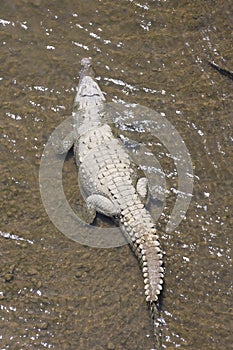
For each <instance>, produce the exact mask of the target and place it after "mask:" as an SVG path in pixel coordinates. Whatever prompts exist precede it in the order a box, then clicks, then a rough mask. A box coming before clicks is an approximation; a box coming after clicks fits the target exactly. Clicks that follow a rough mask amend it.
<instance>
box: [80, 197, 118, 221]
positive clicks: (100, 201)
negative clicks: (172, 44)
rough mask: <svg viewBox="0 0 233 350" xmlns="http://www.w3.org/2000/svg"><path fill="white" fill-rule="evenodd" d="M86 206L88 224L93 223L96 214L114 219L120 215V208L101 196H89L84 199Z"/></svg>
mask: <svg viewBox="0 0 233 350" xmlns="http://www.w3.org/2000/svg"><path fill="white" fill-rule="evenodd" d="M86 204H87V209H88V215H89V223H91V222H93V221H94V219H95V216H96V212H98V213H101V214H104V215H106V216H109V217H116V216H119V215H120V213H121V210H120V207H118V206H117V205H116V204H114V203H113V202H112V201H111V200H110V199H109V198H107V197H105V196H104V195H102V194H92V195H90V196H89V197H87V199H86ZM91 220H92V221H91Z"/></svg>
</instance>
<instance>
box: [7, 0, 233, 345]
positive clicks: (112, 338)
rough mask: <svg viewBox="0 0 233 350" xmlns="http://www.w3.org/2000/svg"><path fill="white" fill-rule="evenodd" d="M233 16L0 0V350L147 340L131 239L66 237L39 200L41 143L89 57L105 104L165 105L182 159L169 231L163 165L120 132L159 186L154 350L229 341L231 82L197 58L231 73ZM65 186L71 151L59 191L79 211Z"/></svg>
mask: <svg viewBox="0 0 233 350" xmlns="http://www.w3.org/2000/svg"><path fill="white" fill-rule="evenodd" d="M232 10H233V8H232V2H231V1H221V2H214V1H205V2H203V1H195V2H186V1H179V2H178V1H142V0H138V1H123V0H120V1H117V2H115V1H93V0H88V1H85V2H77V1H63V2H59V1H54V2H51V4H50V5H48V3H47V2H45V1H43V0H31V1H26V0H24V1H23V0H22V1H17V0H14V1H2V2H1V16H0V18H1V19H0V29H1V31H0V35H1V43H2V51H1V52H2V54H1V74H0V89H1V90H0V91H1V95H0V96H1V118H0V136H1V139H0V150H1V152H0V166H1V169H0V171H1V181H0V189H1V202H0V217H1V226H0V246H1V250H0V256H1V260H0V266H1V268H0V305H1V308H0V310H1V311H0V344H1V345H0V349H1V350H4V349H22V348H25V349H26V348H31V349H37V350H38V349H39V350H40V349H44V348H51V349H53V348H54V349H69V350H72V349H96V350H97V349H117V350H118V349H124V350H125V349H126V350H131V349H139V350H140V349H143V350H144V349H151V348H152V347H153V337H152V332H153V329H152V326H151V322H150V315H149V312H148V309H147V305H146V302H145V298H144V287H143V279H142V277H141V271H140V268H139V266H138V263H137V260H136V259H135V257H134V256H133V254H132V252H131V251H130V249H129V247H128V246H123V247H119V248H115V249H114V248H112V249H95V248H90V247H87V246H83V245H80V244H78V243H74V242H73V241H71V240H69V239H68V238H67V237H66V236H64V235H63V234H61V233H60V232H59V231H58V230H57V229H56V228H55V227H54V226H53V224H52V223H51V221H50V220H49V218H48V216H47V214H46V212H45V210H44V207H43V205H42V202H41V198H40V192H39V184H38V171H39V165H40V158H41V155H42V152H43V148H44V145H45V143H46V142H47V140H48V137H49V136H50V134H51V132H52V131H53V130H54V128H55V127H56V126H58V125H59V124H60V123H61V122H62V121H63V120H65V119H66V117H67V116H69V115H70V113H71V110H72V104H73V98H74V94H75V86H76V85H77V81H78V72H79V70H80V60H81V58H82V57H84V56H91V57H92V58H93V62H94V66H95V71H96V75H97V77H98V78H99V84H100V86H101V89H102V90H103V91H104V92H105V93H106V94H107V100H108V101H117V100H122V101H125V102H130V103H138V104H141V105H145V106H147V107H149V108H152V109H154V110H156V111H158V112H160V113H163V115H164V116H165V117H166V118H167V119H168V120H169V122H170V123H171V124H172V125H173V126H174V127H175V128H176V130H177V131H178V132H179V134H180V135H181V137H182V138H183V140H184V141H185V144H186V146H187V148H188V150H189V152H190V156H191V159H192V163H193V171H194V189H193V197H192V200H191V204H190V206H189V209H188V211H187V213H186V219H185V220H184V221H182V223H181V224H180V225H179V226H178V227H177V228H176V229H175V231H173V232H172V233H166V232H165V230H164V228H165V223H166V221H167V218H168V217H169V215H170V213H171V209H172V206H173V205H174V193H172V192H171V190H170V188H171V187H176V186H177V178H176V177H174V178H173V177H171V176H169V174H172V173H174V164H173V163H172V161H171V159H170V158H169V156H167V152H166V149H165V148H164V147H162V145H160V144H158V140H157V139H156V138H154V137H153V136H151V135H150V134H149V133H143V132H140V131H138V130H133V129H130V128H128V129H127V128H126V129H127V130H122V129H120V131H119V133H120V135H123V136H124V137H128V138H130V139H133V140H136V141H137V142H141V143H144V145H145V146H146V147H147V148H148V149H150V151H152V152H153V153H154V154H155V155H156V156H157V157H158V159H159V162H160V164H161V167H162V169H163V170H164V172H165V175H166V181H167V186H168V191H169V193H170V194H167V197H166V204H165V208H164V214H163V215H162V216H161V217H160V218H159V219H158V230H159V234H160V237H161V243H162V247H163V249H164V251H165V252H166V255H165V259H164V260H165V266H166V276H165V288H164V292H163V303H162V317H163V319H164V325H163V348H164V349H174V348H179V349H200V350H202V349H203V350H204V349H205V350H209V349H211V350H212V349H231V348H232V344H233V338H232V316H233V315H232V232H231V231H232V226H233V225H232V224H233V222H232V216H231V212H232V196H231V193H232V170H233V169H232V141H233V139H232V81H231V80H230V79H228V78H227V77H224V76H221V75H220V74H219V73H218V72H217V71H215V70H214V69H212V68H211V67H210V66H209V65H208V61H209V60H210V61H214V62H216V63H217V64H219V66H221V67H222V68H225V69H228V70H232V67H233V60H232V45H231V40H232V24H231V23H232V20H231V19H232V18H231V17H232ZM116 126H117V125H116ZM123 136H122V137H123ZM76 184H77V174H76V168H75V165H74V162H73V158H72V156H70V157H68V159H67V161H66V164H65V167H64V188H65V193H66V195H67V198H68V199H69V200H70V202H71V203H75V202H76V201H77V200H78V206H81V204H82V200H81V199H80V193H79V190H78V188H77V189H76ZM99 221H100V220H97V223H98V222H99ZM100 225H102V222H100Z"/></svg>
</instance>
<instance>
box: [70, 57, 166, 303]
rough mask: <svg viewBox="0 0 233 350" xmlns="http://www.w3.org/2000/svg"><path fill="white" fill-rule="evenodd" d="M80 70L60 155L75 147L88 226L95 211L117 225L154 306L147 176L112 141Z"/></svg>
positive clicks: (156, 260) (157, 269)
mask: <svg viewBox="0 0 233 350" xmlns="http://www.w3.org/2000/svg"><path fill="white" fill-rule="evenodd" d="M82 65H83V70H82V72H81V75H80V81H79V85H78V88H77V95H76V97H75V103H74V112H73V125H74V128H73V132H72V133H71V134H70V135H69V136H68V137H67V138H66V140H65V142H64V150H68V149H69V148H70V147H71V146H72V145H73V144H74V153H75V157H76V162H77V165H78V167H79V183H80V188H81V191H82V194H83V196H84V199H85V200H86V203H87V207H88V209H89V213H90V217H91V220H90V221H92V220H93V219H94V217H95V215H96V212H100V213H103V214H105V215H107V216H110V217H112V218H113V219H115V220H117V221H118V222H119V223H120V228H121V229H122V231H123V232H124V234H125V235H126V237H127V239H128V241H129V243H130V245H131V247H132V249H133V251H134V252H135V254H136V256H137V257H138V259H139V261H140V263H141V265H142V272H143V277H144V283H145V295H146V300H147V301H148V302H150V303H151V305H152V304H153V303H155V302H156V301H157V299H158V295H159V294H160V291H161V290H162V283H163V268H162V253H161V250H160V247H159V241H158V236H157V234H156V229H155V225H154V223H153V220H152V218H151V215H150V213H149V212H148V211H147V210H146V209H145V206H144V202H145V196H146V194H147V183H146V178H145V177H139V173H138V170H137V166H136V165H135V164H134V163H133V161H132V160H131V159H130V157H129V155H128V153H127V152H126V151H125V149H124V147H123V146H122V144H121V142H120V141H119V140H118V139H116V138H114V136H113V134H112V131H111V128H110V126H109V125H107V124H106V123H105V122H104V113H105V112H104V103H105V98H104V95H103V93H102V92H101V90H100V88H99V86H98V84H97V83H96V82H95V80H94V79H93V78H92V76H93V72H92V69H91V62H90V60H89V59H83V60H82Z"/></svg>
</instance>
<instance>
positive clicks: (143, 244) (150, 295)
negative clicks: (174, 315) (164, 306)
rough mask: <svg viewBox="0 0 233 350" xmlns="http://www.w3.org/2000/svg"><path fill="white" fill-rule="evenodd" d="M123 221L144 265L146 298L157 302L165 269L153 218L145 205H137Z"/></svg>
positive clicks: (127, 234)
mask: <svg viewBox="0 0 233 350" xmlns="http://www.w3.org/2000/svg"><path fill="white" fill-rule="evenodd" d="M135 207H136V209H135ZM135 213H137V214H135ZM121 223H122V224H123V225H122V226H123V231H124V232H125V233H126V236H127V238H128V240H129V243H130V245H131V247H132V249H133V251H134V253H135V255H136V256H137V257H138V259H139V261H140V263H141V265H142V273H143V277H144V284H145V295H146V300H147V301H148V302H156V301H157V300H158V295H159V294H160V292H161V290H162V284H163V272H164V270H163V267H162V264H163V262H162V252H161V249H160V244H159V241H158V236H157V234H156V228H155V226H154V223H153V222H152V218H151V216H150V214H149V213H148V212H147V210H146V209H145V208H144V207H143V208H142V207H140V208H139V206H138V205H135V206H134V208H133V207H131V208H130V210H129V211H128V213H127V215H125V216H124V217H122V219H121Z"/></svg>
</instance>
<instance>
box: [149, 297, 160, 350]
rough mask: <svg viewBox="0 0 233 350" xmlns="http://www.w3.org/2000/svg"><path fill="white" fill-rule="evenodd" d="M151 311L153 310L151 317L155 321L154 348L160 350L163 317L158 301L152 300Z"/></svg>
mask: <svg viewBox="0 0 233 350" xmlns="http://www.w3.org/2000/svg"><path fill="white" fill-rule="evenodd" d="M150 312H151V318H152V321H153V329H154V337H155V338H154V350H160V349H161V346H162V344H161V340H162V329H161V326H162V324H161V317H160V310H159V305H158V303H157V302H154V301H151V302H150Z"/></svg>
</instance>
